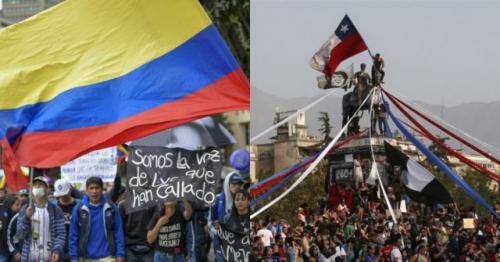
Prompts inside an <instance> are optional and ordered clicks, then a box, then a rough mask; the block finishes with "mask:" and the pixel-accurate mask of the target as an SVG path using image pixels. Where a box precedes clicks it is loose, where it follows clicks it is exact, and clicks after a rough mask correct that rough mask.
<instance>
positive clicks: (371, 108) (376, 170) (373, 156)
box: [368, 87, 398, 225]
mask: <svg viewBox="0 0 500 262" xmlns="http://www.w3.org/2000/svg"><path fill="white" fill-rule="evenodd" d="M375 92H380V89H379V88H378V87H375V88H374V93H375ZM374 98H375V95H373V96H372V99H371V103H370V125H369V126H368V137H369V138H370V153H371V156H372V161H373V162H372V163H373V164H372V169H373V167H375V174H376V175H377V179H378V183H379V186H380V188H381V189H382V194H383V195H384V199H385V202H386V204H387V207H388V208H389V213H390V214H391V217H392V221H394V225H397V224H398V221H397V219H396V215H395V213H394V210H393V209H392V206H391V202H390V201H389V197H387V193H386V192H385V188H384V183H382V179H380V174H379V173H378V168H377V162H376V161H375V154H374V153H373V143H372V119H371V117H372V111H373V100H374ZM370 173H371V172H370Z"/></svg>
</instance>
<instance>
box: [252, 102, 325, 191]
mask: <svg viewBox="0 0 500 262" xmlns="http://www.w3.org/2000/svg"><path fill="white" fill-rule="evenodd" d="M292 112H296V111H292ZM277 121H279V120H277ZM273 139H274V141H273V142H270V143H266V144H257V145H251V146H250V178H251V180H252V181H257V180H258V179H261V178H262V177H266V176H269V175H271V174H274V173H275V172H277V171H279V170H281V169H284V168H286V167H289V166H291V165H293V164H295V163H297V162H299V161H300V160H301V159H303V158H304V157H307V156H309V152H308V149H309V148H310V147H314V146H317V145H319V144H320V143H321V139H319V138H318V137H315V136H310V135H309V134H308V130H307V124H306V117H305V113H304V112H301V111H299V112H298V115H297V118H296V120H291V121H289V122H288V123H286V124H284V125H282V126H280V127H278V128H277V130H276V136H275V137H274V138H273Z"/></svg>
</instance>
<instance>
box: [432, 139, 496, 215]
mask: <svg viewBox="0 0 500 262" xmlns="http://www.w3.org/2000/svg"><path fill="white" fill-rule="evenodd" d="M439 140H440V141H441V142H443V143H446V141H447V140H449V138H448V137H440V138H439ZM429 149H430V150H431V151H432V152H433V153H434V154H436V155H437V156H438V157H439V158H441V159H442V160H443V161H444V162H445V163H446V164H449V162H448V161H447V159H446V158H445V156H446V155H447V152H446V150H444V149H443V148H441V147H440V146H439V145H437V144H432V145H431V146H429ZM425 166H427V168H428V169H429V170H432V173H433V174H434V176H436V178H437V179H438V180H439V182H441V184H443V186H444V187H445V188H446V189H447V190H448V192H450V195H451V196H452V198H453V200H454V201H455V203H457V204H458V205H459V206H464V207H466V208H467V207H474V208H475V210H476V211H477V212H478V214H479V215H480V216H482V217H486V216H489V212H488V211H487V210H486V209H484V208H483V207H482V206H481V205H479V204H478V203H477V202H476V201H474V200H473V199H472V198H470V197H469V195H467V194H466V193H465V192H464V191H463V190H462V188H460V187H459V186H457V185H456V184H455V183H454V182H453V181H451V180H450V179H449V178H448V177H447V176H446V175H445V174H444V173H442V172H440V171H439V170H438V169H437V167H436V166H433V165H432V164H431V163H430V162H427V163H425ZM463 179H464V180H465V182H467V183H468V184H469V185H470V186H471V187H472V188H473V189H474V190H476V191H477V192H478V193H479V195H481V196H482V197H483V198H484V199H485V200H486V201H488V202H489V203H490V204H494V201H496V200H497V198H498V191H494V190H493V189H492V188H491V183H492V180H491V179H490V178H488V177H487V176H486V175H485V174H481V173H480V172H478V171H476V170H472V169H471V170H469V171H467V172H466V173H465V175H464V176H463ZM497 186H498V184H497Z"/></svg>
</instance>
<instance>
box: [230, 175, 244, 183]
mask: <svg viewBox="0 0 500 262" xmlns="http://www.w3.org/2000/svg"><path fill="white" fill-rule="evenodd" d="M229 183H240V184H243V179H242V178H241V176H240V175H238V174H233V175H232V176H231V178H229Z"/></svg>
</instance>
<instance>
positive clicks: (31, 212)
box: [26, 206, 33, 218]
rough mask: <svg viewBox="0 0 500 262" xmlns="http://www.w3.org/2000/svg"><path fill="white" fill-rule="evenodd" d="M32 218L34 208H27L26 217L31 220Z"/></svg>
mask: <svg viewBox="0 0 500 262" xmlns="http://www.w3.org/2000/svg"><path fill="white" fill-rule="evenodd" d="M32 216H33V207H32V206H29V207H28V208H26V217H27V218H31V217H32Z"/></svg>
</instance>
